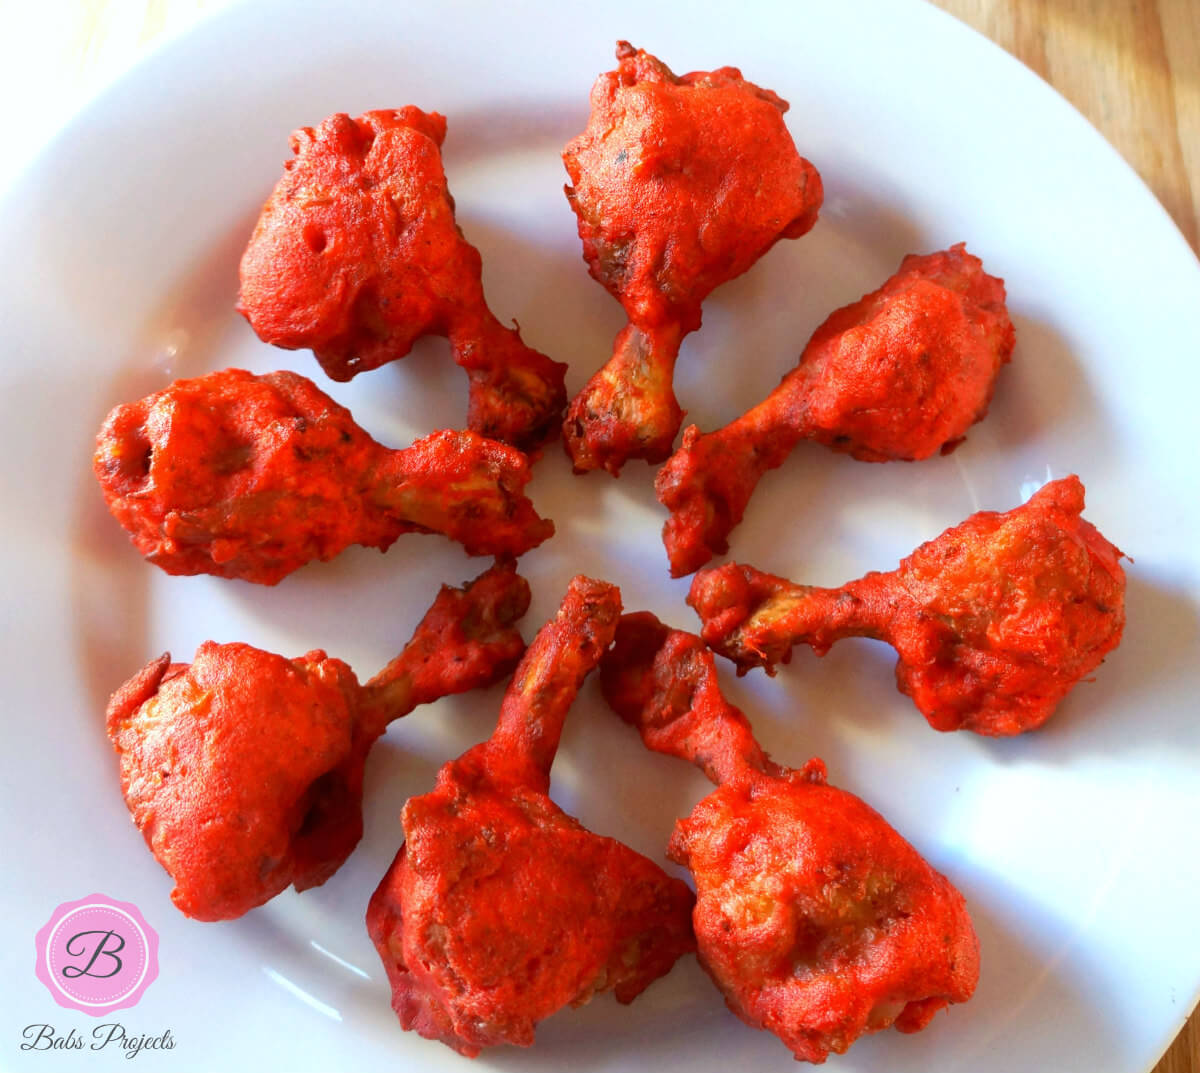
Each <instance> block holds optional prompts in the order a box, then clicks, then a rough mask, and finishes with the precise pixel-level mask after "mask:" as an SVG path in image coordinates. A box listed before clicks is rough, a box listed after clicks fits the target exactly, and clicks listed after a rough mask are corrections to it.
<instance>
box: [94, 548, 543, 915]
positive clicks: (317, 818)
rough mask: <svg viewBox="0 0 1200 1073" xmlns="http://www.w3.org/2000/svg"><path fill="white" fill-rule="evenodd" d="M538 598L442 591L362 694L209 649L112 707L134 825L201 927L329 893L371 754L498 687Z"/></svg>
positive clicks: (295, 666) (244, 655)
mask: <svg viewBox="0 0 1200 1073" xmlns="http://www.w3.org/2000/svg"><path fill="white" fill-rule="evenodd" d="M528 604H529V587H528V585H527V584H526V583H525V580H524V579H523V578H521V577H520V576H518V575H517V574H516V572H515V571H514V569H513V568H512V566H511V565H506V566H497V567H493V568H492V569H490V570H488V571H487V572H485V573H484V574H482V575H481V576H480V577H478V578H476V580H475V581H474V582H472V583H471V584H470V585H468V586H466V587H465V588H464V589H451V588H448V587H443V589H442V591H441V592H440V593H439V595H438V597H437V599H436V600H435V601H434V603H433V605H432V606H431V607H430V609H429V611H428V612H427V613H426V615H425V618H424V619H423V620H422V621H421V624H420V625H419V626H418V627H417V631H416V633H415V634H414V635H413V639H412V641H411V642H410V643H409V644H408V646H406V648H405V649H404V651H403V652H401V653H400V655H399V656H397V657H396V658H395V659H394V660H393V661H392V662H391V663H390V664H388V666H387V667H386V668H385V669H384V670H383V671H382V672H380V674H378V675H377V676H376V677H375V678H373V679H372V680H371V681H370V682H368V683H367V685H366V686H365V687H360V686H359V684H358V680H357V679H356V678H355V676H354V673H353V672H352V671H351V670H350V668H349V667H348V666H346V664H345V663H343V662H342V661H341V660H337V659H331V658H329V657H327V656H326V655H325V653H324V652H321V651H313V652H309V653H308V654H307V655H305V656H302V657H300V658H299V659H293V660H289V659H285V658H284V657H282V656H277V655H274V654H272V653H270V652H264V651H262V650H260V649H257V648H252V647H250V646H249V645H245V644H215V643H214V642H212V641H206V642H205V643H204V644H202V645H201V646H200V647H199V648H198V649H197V650H196V655H195V657H194V659H193V662H192V663H190V664H186V663H176V664H172V663H171V661H170V656H169V655H164V656H162V657H160V658H159V659H157V660H154V661H152V662H151V663H149V664H148V665H147V666H146V667H145V668H144V669H143V670H141V671H140V672H138V674H136V675H134V677H133V678H131V679H130V680H129V681H128V682H127V683H125V685H123V686H122V687H121V688H120V689H118V690H117V692H116V693H114V694H113V697H112V700H111V701H110V702H109V705H108V712H107V728H108V735H109V738H110V739H111V740H112V743H113V747H114V748H115V749H116V751H117V756H118V758H119V761H120V770H121V791H122V793H123V794H124V796H125V802H126V804H127V806H128V807H129V811H130V815H131V816H132V817H133V821H134V823H135V824H136V825H137V827H138V829H139V830H140V831H141V832H142V834H143V835H144V837H145V839H146V843H147V845H148V846H149V847H150V849H151V851H152V852H153V853H154V856H155V857H156V858H157V859H158V861H159V863H160V864H161V865H162V866H163V868H165V869H166V871H167V872H168V874H169V875H170V876H171V878H172V879H173V880H174V881H175V889H174V890H173V891H172V893H171V899H172V901H174V902H175V904H176V905H177V906H178V907H179V909H180V910H181V911H182V912H184V913H185V914H187V915H188V916H190V917H194V918H195V919H198V920H229V919H232V918H234V917H238V916H241V915H242V914H243V913H245V912H247V911H248V910H250V909H253V908H254V907H255V906H258V905H261V904H262V903H263V902H265V901H267V900H268V899H270V898H273V897H274V896H275V895H276V894H278V893H279V892H280V891H282V890H283V889H284V888H286V887H287V886H289V885H294V886H295V888H296V889H297V890H305V889H307V888H308V887H313V886H317V885H319V884H321V883H324V882H325V880H327V879H328V878H329V877H330V876H331V875H332V874H333V873H334V872H335V871H336V870H337V869H338V868H339V867H340V866H341V864H342V862H343V861H344V860H345V859H346V857H347V856H348V855H349V854H350V852H351V850H353V849H354V847H355V845H357V843H358V840H359V838H360V837H361V835H362V806H361V796H362V778H363V767H364V764H365V762H366V757H367V752H368V750H369V749H370V747H371V745H372V743H373V742H374V741H375V740H376V739H377V738H378V737H379V735H380V734H382V733H383V731H384V729H385V727H386V726H387V724H388V723H389V722H390V721H391V720H392V719H397V718H400V717H401V716H403V715H405V714H407V713H408V712H409V711H411V710H412V709H413V708H414V707H416V706H417V705H418V704H424V703H429V702H431V701H433V700H436V699H437V698H438V697H442V696H446V695H448V694H450V693H460V692H463V691H465V690H468V689H474V688H477V687H481V686H485V685H490V684H491V683H492V682H495V681H497V680H499V679H500V678H502V677H503V676H504V675H506V674H507V673H508V672H509V671H510V670H511V669H512V667H513V666H514V665H515V664H516V662H517V660H518V659H519V658H520V656H521V653H522V651H523V650H524V643H523V642H522V640H521V635H520V634H519V633H518V632H517V629H516V627H515V626H514V625H513V623H514V622H515V620H516V619H517V618H519V617H520V616H521V615H522V614H523V613H524V611H525V609H526V608H527V607H528Z"/></svg>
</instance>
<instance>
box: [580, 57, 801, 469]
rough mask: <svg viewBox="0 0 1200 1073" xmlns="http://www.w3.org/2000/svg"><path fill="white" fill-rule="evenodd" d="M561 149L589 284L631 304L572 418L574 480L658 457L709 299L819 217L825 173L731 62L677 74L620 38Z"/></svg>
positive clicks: (782, 106) (770, 100) (675, 419)
mask: <svg viewBox="0 0 1200 1073" xmlns="http://www.w3.org/2000/svg"><path fill="white" fill-rule="evenodd" d="M591 100H592V113H591V118H590V119H589V121H588V126H587V129H586V130H585V131H584V132H583V133H582V134H581V135H579V137H577V138H576V139H575V140H574V141H572V142H571V143H570V144H569V145H568V146H567V147H566V149H565V150H564V151H563V163H564V164H565V165H566V168H567V172H568V174H569V175H570V177H571V184H572V185H571V186H568V187H567V188H566V190H567V198H568V200H569V201H570V203H571V207H572V208H573V209H574V210H575V214H576V216H577V217H578V218H579V237H580V238H581V239H582V240H583V256H584V259H585V260H586V261H587V263H588V268H589V271H590V272H591V274H592V277H593V278H594V279H596V280H597V281H598V282H599V283H602V284H603V285H604V286H605V287H607V288H608V290H609V291H610V292H611V293H612V295H613V297H615V298H616V299H618V300H619V301H620V303H621V304H622V305H623V306H624V307H625V315H626V316H627V317H628V318H629V324H628V326H627V327H625V328H624V330H622V331H621V333H620V334H619V335H618V336H617V339H616V343H615V345H614V348H613V356H612V358H611V359H610V360H609V362H608V364H607V365H605V366H604V367H603V368H602V369H601V370H600V371H599V372H598V373H596V375H595V376H593V377H592V379H591V380H590V381H588V383H587V385H586V386H585V387H584V389H583V391H582V392H580V394H579V395H578V396H576V398H575V400H574V401H573V402H572V403H571V405H570V408H569V409H568V411H567V419H566V421H565V423H564V424H563V434H564V438H565V442H566V446H567V450H568V452H569V453H570V455H571V458H572V460H573V461H574V463H575V469H576V471H578V472H583V471H585V470H592V469H598V468H600V467H603V468H605V469H607V470H609V472H611V473H614V474H615V473H617V472H619V471H620V469H621V467H622V466H623V465H624V464H625V462H626V461H627V460H628V459H630V458H643V459H645V460H646V461H648V462H661V461H662V460H663V459H664V458H666V457H667V455H669V454H670V453H671V445H672V443H673V442H674V440H675V433H676V432H678V431H679V425H680V422H681V421H682V420H683V412H682V411H681V410H680V408H679V404H678V403H677V402H676V401H675V393H674V391H673V389H672V386H671V382H672V377H673V375H674V368H675V358H676V356H677V355H678V353H679V345H680V342H681V341H682V339H683V337H684V336H685V335H686V334H687V333H688V332H693V331H695V330H696V329H697V328H699V327H700V303H701V302H702V301H703V300H704V299H705V298H706V297H707V296H708V294H709V292H710V291H711V290H712V289H713V288H714V287H717V286H718V285H720V284H721V283H724V282H725V281H726V280H729V279H733V277H734V276H739V275H741V274H742V273H743V272H745V271H746V270H747V269H748V268H750V266H751V265H753V264H754V262H755V261H757V260H758V259H759V258H760V257H761V256H762V255H763V254H764V253H766V252H767V250H769V249H770V248H771V246H773V245H774V244H775V243H776V242H777V241H779V239H781V238H799V237H800V236H801V235H803V234H804V233H805V232H806V231H808V230H809V229H810V228H811V227H812V226H813V224H814V223H816V220H817V211H818V210H819V209H820V207H821V198H822V190H821V178H820V176H819V175H818V174H817V171H816V169H815V168H814V167H813V166H812V165H811V164H810V163H809V162H808V161H807V160H805V159H803V158H802V157H801V156H800V155H799V153H797V152H796V147H795V145H794V144H793V143H792V138H791V135H790V134H789V133H788V130H787V127H786V126H785V125H784V122H783V113H784V112H785V111H786V110H787V107H788V105H787V102H786V101H783V100H781V99H780V98H779V97H777V96H776V95H775V94H774V93H772V92H771V91H770V90H766V89H761V88H759V87H758V86H756V85H754V83H752V82H747V81H745V80H744V79H743V78H742V76H741V72H740V71H738V70H737V69H736V68H734V67H722V68H721V69H720V70H717V71H696V72H693V73H691V74H686V75H683V76H682V77H677V76H676V75H674V74H673V73H672V72H671V71H670V69H669V68H668V67H667V66H666V64H664V63H662V62H661V61H660V60H657V59H655V58H654V57H653V56H651V55H650V54H649V53H647V52H644V51H641V50H640V49H634V48H633V46H632V45H630V44H629V43H628V42H626V41H622V42H620V43H619V44H618V45H617V69H616V70H615V71H610V72H608V73H607V74H603V75H601V76H600V77H599V79H597V81H596V84H595V86H594V87H593V89H592V98H591Z"/></svg>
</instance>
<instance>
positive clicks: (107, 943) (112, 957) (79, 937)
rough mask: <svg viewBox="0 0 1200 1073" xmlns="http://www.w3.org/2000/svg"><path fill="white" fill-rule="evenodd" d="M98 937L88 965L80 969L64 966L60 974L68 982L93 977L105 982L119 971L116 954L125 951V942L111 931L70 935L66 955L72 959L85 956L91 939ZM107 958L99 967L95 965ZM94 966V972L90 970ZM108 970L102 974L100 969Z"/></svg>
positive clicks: (119, 965) (73, 966)
mask: <svg viewBox="0 0 1200 1073" xmlns="http://www.w3.org/2000/svg"><path fill="white" fill-rule="evenodd" d="M94 935H99V936H100V939H99V941H98V942H96V943H95V949H94V950H93V951H92V956H91V958H90V959H89V960H88V963H87V964H86V965H85V966H84V967H83V968H82V969H81V968H79V966H78V965H64V966H63V968H62V974H63V975H64V976H65V977H66V978H67V979H68V980H76V979H78V978H79V977H80V976H94V977H96V978H97V979H98V980H106V979H108V977H110V976H116V975H117V973H119V972H120V971H121V967H122V965H121V959H120V958H119V957H117V954H118V953H120V952H121V951H122V950H124V949H125V940H124V939H123V938H122V937H121V936H120V935H118V934H117V933H116V932H115V931H113V930H112V929H109V930H108V931H99V930H96V931H81V932H78V933H76V934H75V935H72V936H71V938H69V939H68V940H67V953H68V954H70V955H72V956H73V957H81V956H84V955H86V954H87V952H88V949H89V947H91V945H92V942H91V937H92V936H94ZM101 957H105V958H107V959H108V960H107V962H105V963H102V964H101V965H96V962H97V960H98V959H99V958H101ZM93 966H95V969H96V971H95V972H93V971H92V968H93ZM108 966H111V967H109V968H108V971H107V972H102V971H101V969H103V968H106V967H108Z"/></svg>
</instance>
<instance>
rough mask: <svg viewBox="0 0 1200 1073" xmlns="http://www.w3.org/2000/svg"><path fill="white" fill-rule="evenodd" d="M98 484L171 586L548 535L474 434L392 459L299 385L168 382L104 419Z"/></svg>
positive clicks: (235, 376)
mask: <svg viewBox="0 0 1200 1073" xmlns="http://www.w3.org/2000/svg"><path fill="white" fill-rule="evenodd" d="M94 469H95V473H96V478H97V479H98V480H99V482H100V486H101V489H102V490H103V492H104V498H105V501H106V502H107V503H108V509H109V510H110V511H111V512H112V514H113V517H115V518H116V519H117V521H119V522H120V523H121V525H122V526H124V528H125V529H126V530H128V532H129V533H130V535H131V537H132V539H133V543H134V545H135V546H136V547H137V549H138V551H140V552H141V553H142V555H144V556H145V557H146V558H147V559H148V560H149V561H150V562H152V563H154V564H155V565H156V566H160V567H162V569H163V570H165V571H166V572H167V573H168V574H215V575H216V576H218V577H226V578H241V579H243V580H245V581H254V582H257V583H258V584H260V585H274V584H276V583H277V582H278V581H279V580H280V579H281V578H283V577H286V576H287V575H288V574H290V573H291V572H292V571H293V570H296V569H298V568H299V567H301V566H303V565H304V564H305V563H307V562H309V561H310V560H312V559H321V560H326V559H332V558H333V557H334V556H335V555H337V554H339V553H340V552H342V551H343V550H345V549H346V548H347V547H348V546H349V545H350V544H364V545H366V546H367V547H371V548H379V549H380V550H381V551H383V550H386V549H387V548H389V547H390V546H391V545H392V543H393V542H394V541H395V540H396V538H397V537H398V536H400V535H401V534H402V533H409V532H425V533H443V534H445V535H446V536H448V537H449V538H450V539H451V540H456V541H458V542H459V543H461V544H462V545H463V547H464V548H466V550H467V552H468V553H469V554H471V555H498V556H506V555H520V554H522V553H524V552H526V551H528V550H529V549H530V548H532V547H535V546H536V545H538V544H540V543H541V542H542V541H543V540H545V539H546V538H547V537H548V536H550V534H551V533H553V532H554V525H553V523H551V522H549V521H547V520H545V519H543V518H540V517H538V515H537V512H536V511H535V510H534V509H533V504H532V503H530V501H529V500H528V499H527V498H526V496H525V495H524V493H523V492H522V489H523V488H524V487H525V485H526V483H528V481H529V477H530V472H529V460H528V459H527V458H526V457H525V456H524V455H523V454H522V453H521V452H520V451H518V450H516V448H514V447H509V446H508V445H507V444H502V443H497V442H495V441H494V440H486V439H484V438H483V437H482V436H478V435H476V434H475V433H474V432H435V433H434V434H433V435H431V436H426V437H425V438H423V439H421V440H418V441H417V442H416V443H414V444H413V445H412V446H411V447H409V448H407V449H405V450H402V451H392V450H389V449H388V448H386V447H383V446H382V445H380V444H378V443H376V442H375V440H373V439H371V437H370V436H368V435H367V434H366V433H365V432H364V431H363V430H362V429H361V428H359V427H358V425H356V424H355V423H354V420H353V418H352V417H351V416H350V411H349V410H347V409H345V408H344V407H342V406H339V405H338V404H337V403H335V402H334V401H333V400H332V399H331V398H329V396H328V395H326V394H324V393H323V392H321V391H319V390H318V389H317V387H316V385H315V384H313V383H312V381H311V380H307V379H305V378H304V377H302V376H297V375H296V374H295V373H288V372H278V373H268V374H267V375H265V376H255V375H253V374H251V373H248V372H243V371H241V370H238V369H226V370H224V371H223V372H218V373H210V374H209V375H208V376H201V377H197V378H195V379H190V380H176V381H175V383H173V384H172V385H171V386H170V387H168V388H167V389H166V390H165V391H160V392H157V393H156V394H154V395H148V396H147V397H145V398H143V399H140V400H139V401H138V402H134V403H128V404H125V405H121V406H118V407H116V409H114V410H113V411H112V413H110V414H109V415H108V418H107V419H106V421H105V422H104V426H103V428H101V430H100V435H99V437H98V439H97V447H96V455H95V459H94Z"/></svg>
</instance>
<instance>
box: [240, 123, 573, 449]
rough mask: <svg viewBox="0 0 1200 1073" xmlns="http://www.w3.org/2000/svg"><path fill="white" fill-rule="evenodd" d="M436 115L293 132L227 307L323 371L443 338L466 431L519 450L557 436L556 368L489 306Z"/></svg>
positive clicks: (368, 363)
mask: <svg viewBox="0 0 1200 1073" xmlns="http://www.w3.org/2000/svg"><path fill="white" fill-rule="evenodd" d="M445 136H446V120H445V119H444V118H443V117H442V116H440V115H438V114H437V113H436V112H434V113H424V112H421V111H420V110H418V109H416V108H412V107H407V108H401V109H399V110H395V111H375V112H367V113H365V114H364V115H361V116H359V117H358V118H357V119H351V118H350V117H349V116H347V115H344V114H337V115H333V116H330V117H329V118H328V119H326V120H324V121H323V122H322V123H321V124H319V125H318V126H317V127H315V128H314V127H302V128H301V129H300V130H298V131H296V132H295V133H294V134H293V135H292V151H293V153H294V154H295V156H294V159H292V160H289V161H288V162H287V163H286V164H285V165H284V173H283V177H282V178H281V179H280V180H279V183H278V185H277V186H276V187H275V190H274V192H273V193H272V194H271V197H270V199H269V200H268V201H267V203H266V205H265V206H264V207H263V211H262V215H261V216H260V217H259V220H258V224H257V226H256V227H255V229H254V234H253V235H252V236H251V239H250V244H249V245H248V246H247V248H246V251H245V253H244V254H243V256H242V263H241V296H240V300H239V306H238V308H239V310H240V311H241V312H242V313H243V314H244V315H245V317H246V319H247V320H248V321H249V322H250V324H251V326H252V327H253V328H254V330H255V332H257V334H258V335H259V337H260V338H261V339H263V340H264V341H265V342H268V343H273V344H275V345H276V346H281V347H286V348H288V349H298V348H311V349H312V351H313V352H314V353H315V354H316V357H317V360H318V361H319V362H320V363H321V366H322V368H323V369H324V370H325V372H326V373H328V374H329V376H331V377H332V378H333V379H335V380H349V379H350V378H351V377H353V376H355V375H357V374H358V373H360V372H363V371H364V370H367V369H374V368H376V367H377V366H379V365H382V364H384V363H386V362H389V361H395V360H397V359H399V358H402V357H404V356H405V355H406V354H407V353H408V352H409V350H410V349H411V348H412V345H413V343H414V342H415V341H416V340H417V339H419V338H420V337H421V336H424V335H444V336H448V337H449V338H450V342H451V346H452V349H453V353H454V359H455V361H457V362H458V363H459V364H460V365H461V366H463V368H465V369H466V370H467V371H468V373H469V375H470V389H471V396H470V407H469V413H468V422H469V425H470V428H471V429H472V430H473V431H475V432H478V433H479V434H480V435H482V436H487V437H489V438H492V439H499V440H502V441H504V442H506V443H511V444H513V445H515V446H517V447H520V448H522V449H525V450H529V449H533V448H536V447H537V446H538V445H540V444H541V443H543V442H545V440H546V439H548V438H549V437H551V436H553V435H555V434H556V433H557V426H558V423H559V421H560V419H561V415H562V409H563V406H564V405H565V403H566V392H565V388H564V387H563V376H564V373H565V371H566V366H565V365H563V364H561V363H559V362H555V361H551V360H550V359H549V358H547V357H546V356H545V355H544V354H540V353H538V352H537V351H536V350H533V349H532V348H530V347H527V346H526V345H525V344H524V343H523V342H522V341H521V336H520V333H519V332H518V331H517V330H515V329H511V328H505V327H504V326H503V325H502V324H500V322H499V321H497V320H496V318H495V317H494V316H493V315H492V313H491V311H490V310H489V309H488V307H487V303H486V301H485V300H484V296H483V286H482V283H481V279H480V273H481V261H480V257H479V251H478V250H476V249H475V247H474V246H472V245H471V244H470V243H469V242H467V240H466V239H465V238H463V235H462V232H461V231H460V230H459V228H458V225H457V224H456V223H455V219H454V199H453V198H452V197H451V196H450V191H449V189H448V188H447V185H446V176H445V172H444V171H443V169H442V156H441V145H442V141H443V139H444V138H445Z"/></svg>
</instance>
